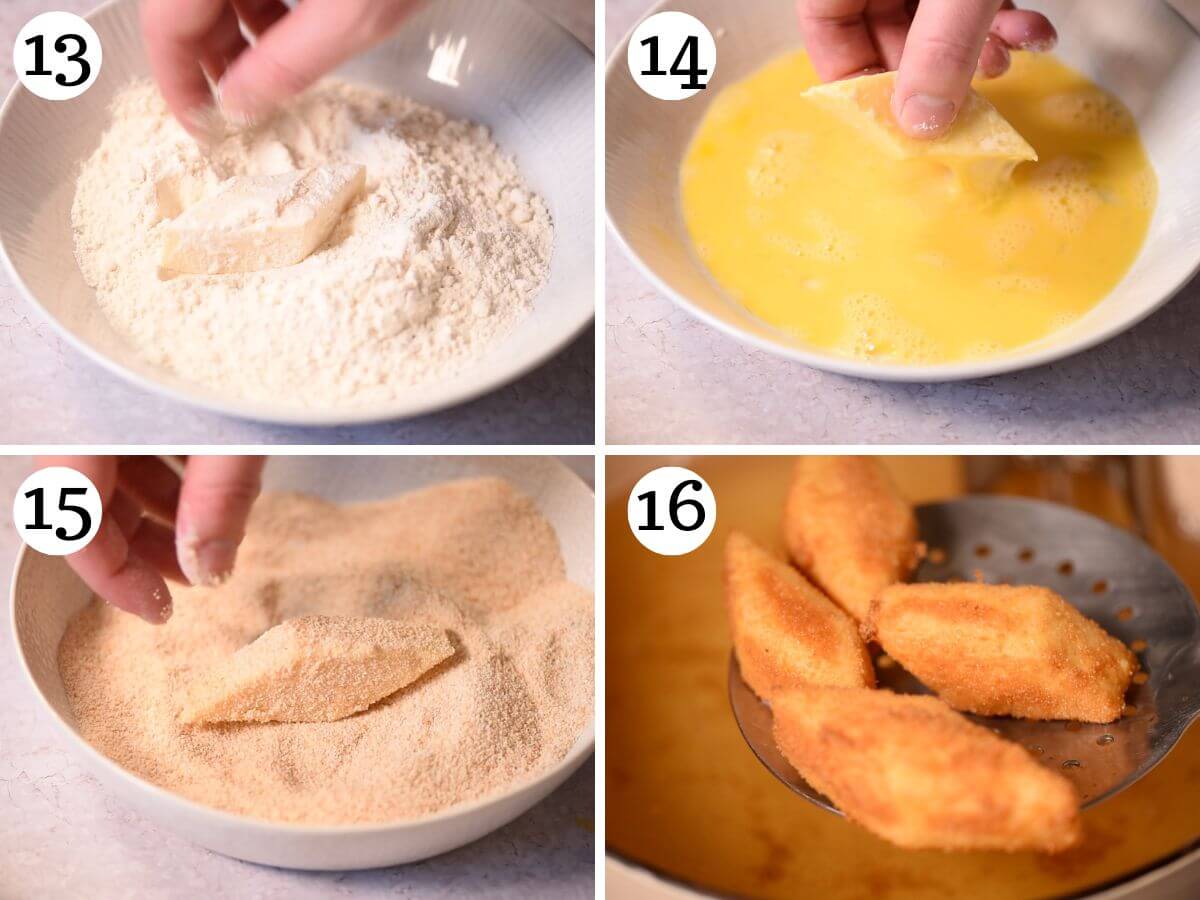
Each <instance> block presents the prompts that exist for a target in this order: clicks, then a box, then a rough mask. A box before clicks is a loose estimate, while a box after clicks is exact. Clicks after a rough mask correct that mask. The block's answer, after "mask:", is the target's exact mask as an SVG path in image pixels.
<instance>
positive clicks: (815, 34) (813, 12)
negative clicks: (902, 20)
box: [797, 0, 883, 81]
mask: <svg viewBox="0 0 1200 900" xmlns="http://www.w3.org/2000/svg"><path fill="white" fill-rule="evenodd" d="M797 10H798V11H799V14H800V32H801V34H802V35H803V36H804V46H805V49H807V50H808V58H809V59H810V60H812V64H813V68H815V69H816V70H817V75H818V76H820V78H821V80H822V81H836V80H837V79H839V78H846V77H847V76H849V75H857V74H859V73H861V72H863V71H864V70H866V69H878V68H882V67H883V59H882V58H881V57H880V56H879V51H878V50H877V49H876V47H875V43H874V42H873V41H872V40H871V33H870V32H869V31H868V30H867V20H866V17H865V15H864V14H865V12H866V0H800V2H799V3H798V4H797Z"/></svg>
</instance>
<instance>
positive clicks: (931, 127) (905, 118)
mask: <svg viewBox="0 0 1200 900" xmlns="http://www.w3.org/2000/svg"><path fill="white" fill-rule="evenodd" d="M896 118H897V119H899V121H900V126H901V127H902V128H903V129H904V130H905V131H907V132H908V133H909V134H911V135H913V136H914V137H934V136H935V135H938V134H941V132H943V131H945V130H946V129H947V128H949V127H950V123H951V122H953V121H954V103H953V102H952V101H950V100H947V99H945V98H944V97H932V96H930V95H929V94H912V95H910V96H909V98H908V99H907V100H905V101H904V106H902V107H901V108H900V114H899V115H898V116H897V117H896Z"/></svg>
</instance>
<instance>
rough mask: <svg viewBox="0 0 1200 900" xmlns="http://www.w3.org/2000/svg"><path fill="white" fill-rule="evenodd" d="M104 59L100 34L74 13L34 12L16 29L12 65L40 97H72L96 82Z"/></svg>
mask: <svg viewBox="0 0 1200 900" xmlns="http://www.w3.org/2000/svg"><path fill="white" fill-rule="evenodd" d="M103 62H104V52H103V50H102V49H101V47H100V36H99V35H98V34H96V29H94V28H92V26H91V25H89V24H88V23H87V22H86V21H85V20H84V19H82V18H80V17H79V16H77V15H74V14H73V13H66V12H48V13H42V14H41V15H40V16H34V17H33V18H32V19H30V20H29V21H28V22H26V23H25V27H24V28H22V29H21V30H20V32H18V33H17V40H16V43H15V44H13V68H14V69H15V70H16V73H17V78H19V79H21V84H23V85H25V87H27V88H29V90H31V91H33V93H35V94H37V95H38V96H39V97H41V98H42V99H43V100H71V99H72V98H74V97H78V96H79V95H80V94H82V93H83V92H84V91H86V90H87V89H88V88H90V87H91V86H92V85H93V84H94V83H95V82H96V78H97V76H99V74H100V65H101V64H102V63H103Z"/></svg>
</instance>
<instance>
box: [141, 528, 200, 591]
mask: <svg viewBox="0 0 1200 900" xmlns="http://www.w3.org/2000/svg"><path fill="white" fill-rule="evenodd" d="M128 540H129V549H130V551H131V552H132V553H136V554H137V555H138V556H139V557H140V558H142V559H144V560H145V561H146V562H148V563H149V564H150V565H151V566H153V567H154V568H155V569H156V570H157V571H158V573H159V574H160V575H162V576H163V577H165V578H169V579H171V580H172V581H175V582H178V583H179V584H187V583H188V579H187V577H186V576H185V575H184V574H183V569H181V568H180V567H179V556H178V554H177V553H176V552H175V531H174V529H171V528H168V527H167V526H166V525H162V524H160V523H158V522H155V521H152V520H151V519H146V518H142V519H139V520H138V522H137V524H136V526H135V527H134V530H133V533H132V534H131V535H130V536H129V539H128Z"/></svg>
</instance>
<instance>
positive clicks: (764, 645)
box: [725, 532, 875, 699]
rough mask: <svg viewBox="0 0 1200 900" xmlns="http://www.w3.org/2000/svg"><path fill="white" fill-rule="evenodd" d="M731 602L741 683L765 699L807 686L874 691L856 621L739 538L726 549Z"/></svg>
mask: <svg viewBox="0 0 1200 900" xmlns="http://www.w3.org/2000/svg"><path fill="white" fill-rule="evenodd" d="M725 603H726V606H727V607H728V610H729V625H730V629H731V630H732V631H733V647H734V652H736V653H737V659H738V666H739V667H740V668H741V670H742V678H743V680H744V681H745V682H746V684H748V685H750V687H751V688H752V689H753V690H754V693H756V694H758V696H759V697H762V698H763V699H770V697H771V696H772V695H773V694H774V693H775V692H776V691H777V690H779V689H781V688H788V687H793V686H795V685H797V684H803V683H805V682H812V683H815V684H831V685H840V686H842V687H873V686H874V685H875V670H874V668H873V667H872V666H871V657H870V656H869V655H868V654H867V647H866V644H864V643H863V640H862V638H861V637H860V636H859V634H858V626H857V624H856V623H855V622H854V620H853V619H851V618H850V617H849V616H848V615H846V614H845V613H844V612H842V611H841V610H840V609H838V608H837V606H836V605H834V603H833V602H832V601H831V600H830V599H829V598H828V597H826V596H825V595H824V594H822V593H821V592H820V591H819V590H817V589H816V588H815V587H813V586H812V585H811V584H809V583H808V581H807V580H806V579H805V578H804V576H803V575H801V574H800V573H799V572H797V571H796V570H795V569H793V568H792V567H791V566H789V565H788V564H787V563H786V562H784V561H783V560H781V559H776V558H775V557H774V556H772V555H771V554H770V553H767V552H766V551H765V550H763V549H762V548H761V547H759V546H758V545H757V544H755V543H754V542H753V541H752V540H750V538H748V537H746V536H745V535H743V534H738V533H736V532H735V533H733V534H731V535H730V536H729V540H728V541H727V542H726V544H725Z"/></svg>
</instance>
